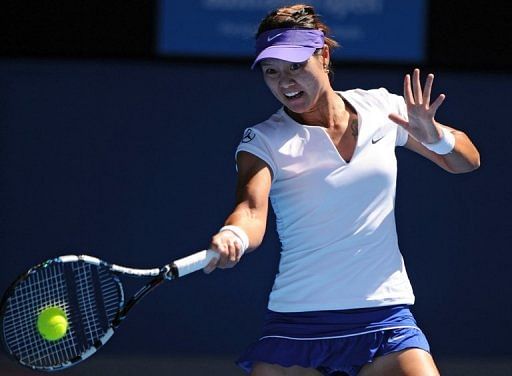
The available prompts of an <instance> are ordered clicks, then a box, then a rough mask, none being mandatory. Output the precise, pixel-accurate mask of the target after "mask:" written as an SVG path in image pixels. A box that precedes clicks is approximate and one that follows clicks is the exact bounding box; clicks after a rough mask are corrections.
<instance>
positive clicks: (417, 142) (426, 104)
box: [389, 69, 480, 173]
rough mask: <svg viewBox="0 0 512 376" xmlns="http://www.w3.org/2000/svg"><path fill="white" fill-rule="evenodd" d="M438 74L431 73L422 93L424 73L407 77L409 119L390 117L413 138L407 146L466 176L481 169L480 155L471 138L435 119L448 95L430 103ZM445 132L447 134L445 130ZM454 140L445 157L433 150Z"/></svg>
mask: <svg viewBox="0 0 512 376" xmlns="http://www.w3.org/2000/svg"><path fill="white" fill-rule="evenodd" d="M433 81H434V75H432V74H429V75H428V76H427V80H426V82H425V88H424V90H422V88H421V83H420V71H419V69H415V70H414V73H413V77H412V85H411V77H410V76H409V75H406V76H405V79H404V99H405V104H406V106H407V116H408V119H404V118H403V117H402V116H400V115H398V114H390V115H389V118H390V119H391V120H393V121H394V122H395V123H397V124H398V125H400V126H401V127H403V128H404V129H405V130H406V131H407V132H408V133H409V136H410V137H409V138H408V141H407V143H406V144H405V147H406V148H408V149H409V150H412V151H414V152H416V153H418V154H420V155H422V156H424V157H426V158H428V159H430V160H431V161H432V162H434V163H436V164H437V165H439V166H440V167H442V168H444V169H445V170H446V171H449V172H451V173H463V172H469V171H473V170H475V169H477V168H478V167H479V166H480V154H479V153H478V150H477V149H476V147H475V145H473V143H472V142H471V140H470V139H469V137H468V136H467V135H466V134H465V133H464V132H461V131H459V130H456V129H453V128H450V127H447V126H445V125H442V124H440V123H438V122H437V121H436V120H435V119H434V116H435V114H436V111H437V109H438V108H439V106H441V104H442V103H443V101H444V99H445V95H444V94H441V95H439V97H438V98H437V99H436V100H435V101H434V102H433V103H430V94H431V92H432V83H433ZM443 130H444V131H443ZM447 138H451V142H452V143H454V145H453V149H451V151H449V152H448V153H445V152H442V153H441V154H439V153H437V152H434V151H432V150H430V149H429V148H431V147H432V145H436V144H437V143H439V142H441V143H442V142H445V141H446V139H447Z"/></svg>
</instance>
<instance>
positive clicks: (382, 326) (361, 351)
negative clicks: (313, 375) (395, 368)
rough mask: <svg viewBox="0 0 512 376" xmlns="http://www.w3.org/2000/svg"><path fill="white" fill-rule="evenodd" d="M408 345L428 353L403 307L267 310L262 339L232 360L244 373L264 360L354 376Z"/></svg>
mask: <svg viewBox="0 0 512 376" xmlns="http://www.w3.org/2000/svg"><path fill="white" fill-rule="evenodd" d="M407 348H420V349H423V350H425V351H427V352H430V347H429V344H428V341H427V338H426V337H425V335H424V334H423V332H422V331H421V330H420V329H419V328H418V326H417V324H416V320H415V319H414V317H413V315H412V313H411V311H410V310H409V307H408V306H406V305H398V306H389V307H377V308H364V309H354V310H339V311H314V312H291V313H290V312H284V313H281V312H273V311H270V310H267V313H266V315H265V321H264V325H263V335H262V337H261V338H260V339H259V340H258V341H257V342H255V343H253V344H252V345H251V346H249V348H248V349H247V350H246V351H245V353H244V354H243V355H242V356H241V357H240V358H239V359H238V360H237V362H236V363H237V364H238V365H239V366H240V367H241V368H242V369H244V370H245V371H246V372H250V371H251V369H252V367H253V365H254V363H256V362H263V363H269V364H278V365H281V366H283V367H291V366H300V367H305V368H315V369H317V370H318V371H320V372H321V373H322V374H324V375H335V374H336V375H339V374H343V373H345V374H347V375H350V376H352V375H357V373H358V372H359V371H360V370H361V368H362V367H363V366H364V365H365V364H367V363H370V362H372V361H373V360H374V359H375V358H376V357H378V356H382V355H386V354H390V353H392V352H396V351H401V350H404V349H407Z"/></svg>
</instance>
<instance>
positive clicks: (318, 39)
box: [251, 29, 324, 69]
mask: <svg viewBox="0 0 512 376" xmlns="http://www.w3.org/2000/svg"><path fill="white" fill-rule="evenodd" d="M323 46H324V33H323V32H322V31H320V30H316V29H273V30H269V31H265V32H264V33H261V34H260V35H259V36H258V39H257V40H256V59H255V60H254V63H253V64H252V66H251V69H254V67H255V66H256V64H258V63H259V62H260V61H261V60H263V59H268V58H274V59H280V60H286V61H290V62H292V63H302V62H303V61H306V60H307V59H309V58H310V57H311V55H313V53H314V52H315V51H316V50H317V49H318V48H322V47H323Z"/></svg>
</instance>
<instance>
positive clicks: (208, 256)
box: [171, 249, 219, 277]
mask: <svg viewBox="0 0 512 376" xmlns="http://www.w3.org/2000/svg"><path fill="white" fill-rule="evenodd" d="M218 257H219V254H218V253H217V252H214V251H212V250H209V249H208V250H204V251H199V252H197V253H194V254H193V255H190V256H187V257H183V258H181V259H179V260H175V261H174V262H173V263H172V266H171V268H172V269H174V272H177V274H178V275H177V277H183V276H184V275H187V274H190V273H193V272H195V271H198V270H200V269H203V268H204V267H205V266H206V265H208V264H209V263H210V261H211V260H213V259H214V258H218ZM173 274H174V273H173Z"/></svg>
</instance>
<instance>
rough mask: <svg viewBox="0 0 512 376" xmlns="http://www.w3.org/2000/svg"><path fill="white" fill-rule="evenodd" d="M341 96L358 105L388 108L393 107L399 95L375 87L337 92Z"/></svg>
mask: <svg viewBox="0 0 512 376" xmlns="http://www.w3.org/2000/svg"><path fill="white" fill-rule="evenodd" d="M339 93H340V94H341V96H342V97H343V98H345V99H347V100H348V101H349V102H352V103H354V104H356V105H359V106H360V107H370V108H374V107H375V106H378V107H383V108H389V107H390V106H391V107H395V106H396V104H397V101H399V100H400V98H401V97H400V96H398V95H396V94H393V93H390V92H389V91H388V89H386V88H384V87H381V88H377V89H369V90H366V89H359V88H358V89H351V90H345V91H340V92H339Z"/></svg>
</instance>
